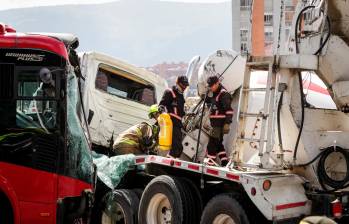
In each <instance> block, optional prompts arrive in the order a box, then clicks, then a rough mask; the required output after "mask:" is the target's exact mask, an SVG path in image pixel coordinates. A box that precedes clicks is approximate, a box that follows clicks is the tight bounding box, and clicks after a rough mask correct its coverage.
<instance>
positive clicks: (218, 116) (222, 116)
mask: <svg viewBox="0 0 349 224" xmlns="http://www.w3.org/2000/svg"><path fill="white" fill-rule="evenodd" d="M225 117H226V116H225V115H223V114H221V115H210V118H225Z"/></svg>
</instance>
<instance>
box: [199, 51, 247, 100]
mask: <svg viewBox="0 0 349 224" xmlns="http://www.w3.org/2000/svg"><path fill="white" fill-rule="evenodd" d="M245 64H246V59H245V58H243V57H242V56H241V55H240V53H238V52H235V51H233V50H217V51H216V52H215V53H213V54H211V55H210V56H209V57H208V58H206V59H205V61H204V62H203V63H202V65H201V66H200V68H199V72H198V93H199V95H200V96H203V95H204V94H205V92H206V91H205V89H206V88H205V87H206V80H207V78H208V77H209V76H214V75H216V76H218V77H220V80H221V82H222V84H223V86H224V87H225V88H226V89H227V91H228V92H230V93H234V91H235V90H236V89H238V88H239V87H240V86H241V85H242V82H243V78H244V73H245ZM222 74H223V75H222Z"/></svg>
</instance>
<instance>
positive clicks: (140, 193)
mask: <svg viewBox="0 0 349 224" xmlns="http://www.w3.org/2000/svg"><path fill="white" fill-rule="evenodd" d="M132 191H133V192H135V194H136V195H137V197H138V200H141V197H142V194H143V190H142V189H140V188H135V189H132Z"/></svg>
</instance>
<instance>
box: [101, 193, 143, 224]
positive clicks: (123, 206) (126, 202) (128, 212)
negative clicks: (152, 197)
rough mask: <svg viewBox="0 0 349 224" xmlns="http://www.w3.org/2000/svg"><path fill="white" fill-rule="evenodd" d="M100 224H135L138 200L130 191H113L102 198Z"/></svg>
mask: <svg viewBox="0 0 349 224" xmlns="http://www.w3.org/2000/svg"><path fill="white" fill-rule="evenodd" d="M104 200H105V201H104V203H103V204H104V206H103V210H102V216H101V224H123V223H125V224H126V223H127V224H136V223H137V214H138V206H139V199H138V197H137V195H136V194H135V193H134V192H133V191H132V190H125V189H120V190H115V191H113V192H112V193H111V194H107V195H106V197H105V198H104Z"/></svg>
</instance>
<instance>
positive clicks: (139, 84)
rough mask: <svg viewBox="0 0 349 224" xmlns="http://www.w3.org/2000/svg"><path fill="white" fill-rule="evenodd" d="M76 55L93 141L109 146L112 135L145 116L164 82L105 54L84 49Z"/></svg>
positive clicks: (162, 88) (146, 116)
mask: <svg viewBox="0 0 349 224" xmlns="http://www.w3.org/2000/svg"><path fill="white" fill-rule="evenodd" d="M79 58H80V64H81V72H82V75H83V77H84V79H85V82H84V84H83V85H82V88H83V94H84V96H83V99H84V107H85V109H86V110H85V111H87V113H88V115H87V116H88V122H89V128H90V135H91V140H92V143H93V144H95V145H98V146H103V147H109V144H110V143H109V140H110V139H111V138H112V136H113V138H114V139H115V137H117V135H118V134H119V133H121V132H122V131H124V130H126V129H127V128H129V127H130V126H132V125H134V124H137V123H140V122H142V121H146V120H148V114H147V111H148V108H149V106H151V105H152V104H156V103H158V102H159V101H160V99H161V96H162V94H163V92H164V90H165V89H166V88H167V82H166V80H165V79H163V78H161V77H160V76H158V75H156V74H154V73H152V72H149V71H147V70H145V69H143V68H139V67H136V66H134V65H131V64H128V63H126V62H124V61H121V60H119V59H116V58H113V57H111V56H108V55H105V54H101V53H97V52H83V53H80V54H79Z"/></svg>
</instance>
